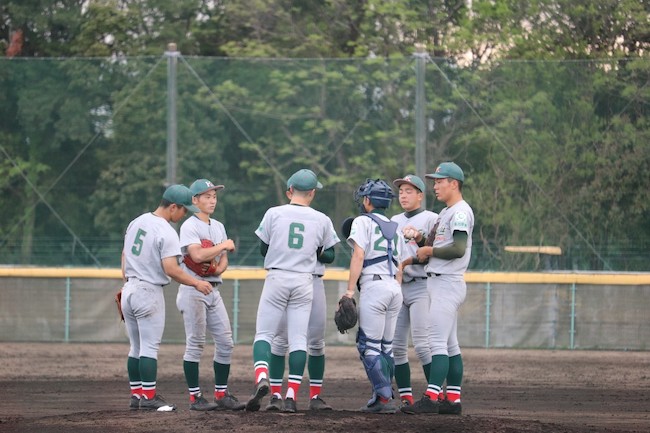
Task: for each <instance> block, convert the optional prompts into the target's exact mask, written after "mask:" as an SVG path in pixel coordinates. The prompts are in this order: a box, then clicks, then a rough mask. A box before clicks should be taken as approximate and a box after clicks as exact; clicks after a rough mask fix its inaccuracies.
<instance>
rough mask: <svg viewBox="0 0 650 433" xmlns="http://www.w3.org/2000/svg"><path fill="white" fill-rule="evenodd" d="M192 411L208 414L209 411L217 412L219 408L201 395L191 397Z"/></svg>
mask: <svg viewBox="0 0 650 433" xmlns="http://www.w3.org/2000/svg"><path fill="white" fill-rule="evenodd" d="M190 399H191V400H192V401H190V410H198V411H201V412H207V411H209V410H215V409H216V408H217V407H219V405H218V404H216V403H210V402H209V401H207V400H206V399H205V397H203V394H201V393H199V394H197V395H195V396H192V397H190Z"/></svg>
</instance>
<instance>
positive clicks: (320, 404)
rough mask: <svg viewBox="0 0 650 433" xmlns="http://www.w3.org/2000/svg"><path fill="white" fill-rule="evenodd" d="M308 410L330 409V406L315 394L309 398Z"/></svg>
mask: <svg viewBox="0 0 650 433" xmlns="http://www.w3.org/2000/svg"><path fill="white" fill-rule="evenodd" d="M309 410H332V406H330V405H329V404H327V403H325V400H323V399H322V398H320V396H316V397H314V398H312V399H311V400H309Z"/></svg>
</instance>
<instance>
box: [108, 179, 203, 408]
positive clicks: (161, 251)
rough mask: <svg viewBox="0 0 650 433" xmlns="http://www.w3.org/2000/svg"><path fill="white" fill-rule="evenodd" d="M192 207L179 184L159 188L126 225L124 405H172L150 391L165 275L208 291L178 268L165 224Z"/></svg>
mask: <svg viewBox="0 0 650 433" xmlns="http://www.w3.org/2000/svg"><path fill="white" fill-rule="evenodd" d="M187 211H190V212H198V211H199V210H198V209H197V208H196V207H194V206H193V205H192V193H191V192H190V190H189V189H188V188H187V187H186V186H183V185H172V186H170V187H169V188H167V189H166V190H165V192H164V193H163V196H162V200H161V202H160V204H159V205H158V208H157V209H156V210H155V211H153V212H147V213H145V214H143V215H140V216H139V217H137V218H136V219H134V220H133V221H131V223H130V224H129V226H128V227H127V229H126V235H125V236H124V249H123V250H122V277H123V278H124V280H125V281H126V283H125V284H124V287H123V289H122V301H121V307H122V313H123V314H124V322H125V324H126V331H127V333H128V335H129V342H130V348H129V356H128V360H127V370H128V374H129V383H130V385H131V401H130V406H129V407H130V408H131V409H132V410H136V409H145V410H156V411H159V412H167V411H172V410H175V409H176V406H175V405H173V404H169V403H167V402H166V401H165V400H164V399H163V398H162V396H160V395H159V394H157V393H156V372H157V369H158V349H159V347H160V341H161V340H162V335H163V330H164V328H165V298H164V297H163V286H166V285H167V284H169V282H170V281H171V279H170V277H171V278H173V279H174V280H176V281H178V282H179V283H181V284H186V285H188V286H192V287H194V288H195V290H197V291H199V292H201V293H203V294H209V293H211V292H212V286H211V285H210V283H209V282H207V281H203V280H200V279H197V278H195V277H193V276H191V275H189V274H187V273H185V272H183V269H182V268H181V267H180V266H179V264H178V260H179V258H180V257H181V247H180V243H179V239H178V234H177V233H176V231H175V230H174V229H173V228H172V226H171V225H170V224H169V223H170V222H173V223H175V222H178V221H180V220H181V218H183V217H184V216H185V214H186V213H187Z"/></svg>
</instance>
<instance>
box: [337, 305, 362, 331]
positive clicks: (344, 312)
mask: <svg viewBox="0 0 650 433" xmlns="http://www.w3.org/2000/svg"><path fill="white" fill-rule="evenodd" d="M357 317H358V313H357V302H356V301H355V300H354V298H349V297H347V296H343V297H342V298H341V299H340V300H339V307H338V308H337V309H336V311H335V312H334V323H336V327H337V328H338V330H339V332H340V333H341V334H345V332H346V331H347V330H348V329H351V328H354V326H355V325H356V324H357Z"/></svg>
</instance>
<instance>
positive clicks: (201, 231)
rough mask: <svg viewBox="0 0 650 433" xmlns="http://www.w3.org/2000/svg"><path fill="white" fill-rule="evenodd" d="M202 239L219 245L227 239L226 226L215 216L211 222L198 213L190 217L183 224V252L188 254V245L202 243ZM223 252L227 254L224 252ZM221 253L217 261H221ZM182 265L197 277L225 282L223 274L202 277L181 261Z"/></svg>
mask: <svg viewBox="0 0 650 433" xmlns="http://www.w3.org/2000/svg"><path fill="white" fill-rule="evenodd" d="M202 239H209V240H211V241H212V243H214V244H215V245H218V244H220V243H222V242H224V241H226V240H228V236H227V235H226V228H225V227H224V226H223V224H221V223H220V222H219V221H217V220H216V219H214V218H210V222H209V223H206V222H203V221H201V220H200V219H199V217H197V216H196V215H194V216H192V217H191V218H188V219H187V220H186V221H185V222H184V223H183V225H182V226H181V239H180V242H181V251H182V252H183V254H187V247H188V245H192V244H199V245H201V240H202ZM222 254H225V252H224V253H222ZM220 257H221V255H219V256H217V257H216V258H215V261H217V262H218V261H219V259H220ZM181 267H182V268H183V270H184V271H185V272H187V273H188V274H190V275H192V276H193V277H195V278H201V279H204V280H206V281H216V282H220V283H221V282H223V280H222V278H221V275H210V276H208V277H201V276H200V275H197V274H196V273H194V271H192V270H191V269H190V268H188V267H187V265H185V263H181Z"/></svg>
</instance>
